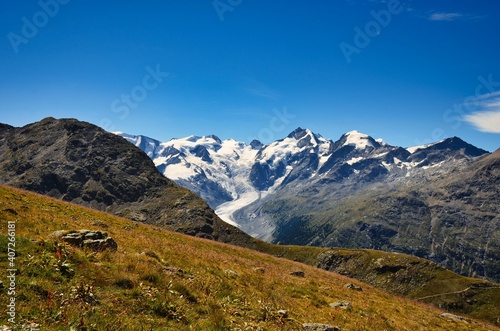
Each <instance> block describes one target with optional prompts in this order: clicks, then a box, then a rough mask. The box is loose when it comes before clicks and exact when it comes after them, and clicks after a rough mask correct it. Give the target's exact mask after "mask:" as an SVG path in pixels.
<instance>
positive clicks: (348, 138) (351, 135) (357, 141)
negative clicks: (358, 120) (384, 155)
mask: <svg viewBox="0 0 500 331" xmlns="http://www.w3.org/2000/svg"><path fill="white" fill-rule="evenodd" d="M342 139H345V141H344V143H343V144H342V145H343V146H347V145H351V146H354V147H356V149H365V148H366V147H374V148H376V147H380V144H379V143H378V142H376V141H375V139H373V138H372V137H370V136H369V135H367V134H365V133H361V132H359V131H358V130H352V131H349V132H347V133H345V134H343V135H342V137H341V140H342Z"/></svg>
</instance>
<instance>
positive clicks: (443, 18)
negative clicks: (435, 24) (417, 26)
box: [428, 13, 464, 22]
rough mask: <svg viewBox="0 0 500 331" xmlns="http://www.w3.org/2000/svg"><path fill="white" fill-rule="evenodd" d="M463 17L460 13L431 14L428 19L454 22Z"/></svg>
mask: <svg viewBox="0 0 500 331" xmlns="http://www.w3.org/2000/svg"><path fill="white" fill-rule="evenodd" d="M463 16H464V15H462V14H460V13H433V14H431V15H430V16H429V17H428V19H429V20H431V21H448V22H450V21H455V20H458V19H460V18H462V17H463Z"/></svg>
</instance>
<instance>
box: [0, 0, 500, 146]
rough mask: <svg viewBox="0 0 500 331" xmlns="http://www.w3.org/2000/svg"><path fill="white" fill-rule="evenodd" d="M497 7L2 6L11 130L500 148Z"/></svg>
mask: <svg viewBox="0 0 500 331" xmlns="http://www.w3.org/2000/svg"><path fill="white" fill-rule="evenodd" d="M499 31H500V4H498V3H497V2H495V1H490V0H478V1H474V2H472V1H469V0H467V1H466V0H439V1H434V0H433V1H431V0H425V1H424V0H422V1H411V0H406V1H402V0H401V1H398V0H388V1H380V0H373V1H370V0H365V1H361V0H336V1H317V2H316V3H314V2H310V1H309V2H306V1H290V0H289V1H272V2H270V1H250V0H215V1H214V0H199V1H194V0H192V1H186V0H169V1H165V0H162V1H159V0H158V1H152V0H151V1H142V2H140V3H139V2H136V1H93V0H90V1H81V0H41V1H24V0H23V1H17V2H6V1H4V2H2V3H1V5H0V32H1V33H0V35H1V36H2V39H1V41H0V59H1V61H0V122H3V123H8V124H11V125H15V126H22V125H25V124H27V123H31V122H35V121H38V120H40V119H42V118H44V117H47V116H53V117H56V118H61V117H74V118H78V119H80V120H84V121H88V122H91V123H94V124H97V125H100V126H102V127H104V128H105V129H108V130H111V131H123V132H127V133H131V134H144V135H147V136H150V137H153V138H156V139H160V140H162V141H166V140H169V139H171V138H173V137H184V136H188V135H191V134H195V135H208V134H216V135H218V136H219V137H220V138H222V139H225V138H235V139H237V140H242V141H245V142H249V141H250V140H251V139H254V138H257V139H261V140H263V142H265V143H266V142H269V141H271V140H274V139H279V138H282V137H284V136H286V135H287V134H288V133H289V132H290V131H292V130H294V129H295V128H296V127H299V126H300V127H303V128H310V129H311V130H313V131H314V132H318V133H320V134H322V135H323V136H324V137H327V138H332V139H337V138H339V137H340V135H341V134H342V133H344V132H347V131H351V130H354V129H356V130H359V131H361V132H364V133H367V134H370V135H372V136H373V137H375V138H378V137H382V138H384V139H385V140H386V141H387V142H389V143H391V144H394V145H401V146H412V145H418V144H423V143H428V142H431V141H437V140H441V139H444V138H446V137H451V136H459V137H461V138H462V139H464V140H466V141H468V142H470V143H472V144H474V145H476V146H479V147H482V148H485V149H487V150H490V151H493V150H496V149H497V148H499V147H500V36H499V34H498V32H499Z"/></svg>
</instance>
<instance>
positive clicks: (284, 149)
mask: <svg viewBox="0 0 500 331" xmlns="http://www.w3.org/2000/svg"><path fill="white" fill-rule="evenodd" d="M118 134H119V135H121V136H122V137H124V138H125V139H127V140H128V141H130V142H131V143H133V144H134V145H136V146H138V147H139V148H141V149H142V150H143V151H144V152H145V153H146V154H147V155H148V156H149V157H150V158H151V159H152V160H153V162H154V164H155V166H156V167H157V169H158V170H159V171H160V172H161V173H162V174H164V175H165V176H166V177H168V178H170V179H172V180H173V181H175V182H176V183H178V184H179V185H181V186H184V187H186V188H189V189H190V190H192V191H194V192H196V193H197V194H199V195H200V196H201V197H202V198H203V199H204V200H205V201H207V202H208V204H209V205H210V206H211V207H212V208H213V209H214V210H215V211H216V213H217V215H219V216H220V217H221V218H222V219H223V220H224V221H226V222H228V223H230V224H233V225H235V226H238V227H239V228H240V229H242V230H243V231H245V232H246V233H248V234H251V235H252V236H253V237H256V238H260V239H263V240H266V241H269V242H274V243H282V244H295V245H316V246H325V247H327V246H336V247H347V248H371V249H381V250H386V251H396V252H404V253H409V254H412V255H416V256H419V257H424V258H428V259H431V260H433V261H435V262H437V263H439V264H441V265H443V266H445V267H448V268H450V269H452V270H454V271H456V272H459V273H461V274H463V275H467V276H475V277H484V278H488V279H491V280H494V281H498V280H499V279H500V262H499V258H498V257H499V256H500V247H499V245H498V244H497V243H499V242H500V229H499V214H500V213H499V210H498V205H497V197H498V190H499V184H500V181H499V176H498V162H497V161H498V152H497V153H493V154H490V153H489V152H487V151H485V150H482V149H480V148H477V147H475V146H473V145H471V144H468V143H467V142H465V141H463V140H461V139H460V138H458V137H452V138H448V139H445V140H442V141H439V142H436V143H432V144H428V145H424V146H415V147H410V148H403V147H399V146H392V145H390V144H388V143H386V142H384V140H383V139H374V138H372V137H370V136H369V135H367V134H363V133H360V132H358V131H351V132H348V133H346V134H343V135H342V136H341V137H340V138H339V139H338V140H336V141H333V140H330V139H326V138H324V137H322V136H321V135H319V134H316V133H313V132H312V131H310V130H308V129H302V128H297V129H296V130H294V131H293V132H291V133H290V134H289V135H288V136H287V137H285V138H283V139H280V140H277V141H274V142H271V143H269V144H266V145H264V144H262V143H261V142H259V141H252V142H251V143H250V144H245V143H243V142H238V141H235V140H232V139H227V140H221V139H219V138H218V137H217V136H215V135H210V136H202V137H199V136H189V137H186V138H181V139H172V140H170V141H168V142H160V141H158V140H155V139H151V138H149V137H146V136H141V135H129V134H124V133H118ZM487 169H489V170H487Z"/></svg>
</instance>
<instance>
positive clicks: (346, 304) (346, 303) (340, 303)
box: [330, 301, 352, 310]
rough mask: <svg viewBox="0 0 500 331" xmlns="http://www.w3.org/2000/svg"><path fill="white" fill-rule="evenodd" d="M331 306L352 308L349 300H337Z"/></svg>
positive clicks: (345, 308)
mask: <svg viewBox="0 0 500 331" xmlns="http://www.w3.org/2000/svg"><path fill="white" fill-rule="evenodd" d="M330 307H332V308H340V309H344V310H350V309H352V305H351V303H350V302H349V301H337V302H334V303H331V304H330Z"/></svg>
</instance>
